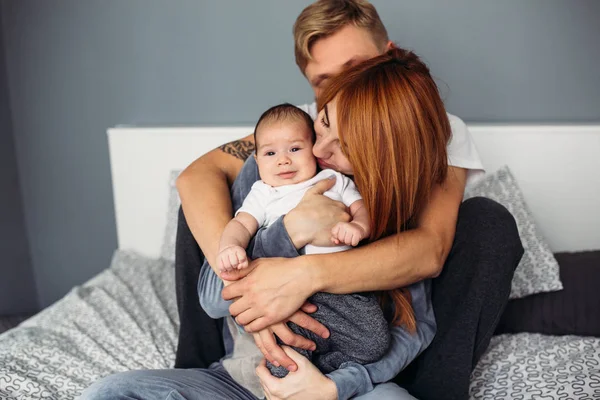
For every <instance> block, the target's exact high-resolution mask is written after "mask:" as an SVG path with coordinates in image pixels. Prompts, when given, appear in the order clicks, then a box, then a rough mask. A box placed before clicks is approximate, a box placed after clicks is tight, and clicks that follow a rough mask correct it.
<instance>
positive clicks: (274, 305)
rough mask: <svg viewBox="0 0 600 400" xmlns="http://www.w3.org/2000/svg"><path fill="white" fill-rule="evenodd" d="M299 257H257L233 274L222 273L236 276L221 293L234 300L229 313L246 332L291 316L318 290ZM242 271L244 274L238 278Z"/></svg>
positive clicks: (228, 277) (227, 277) (230, 278)
mask: <svg viewBox="0 0 600 400" xmlns="http://www.w3.org/2000/svg"><path fill="white" fill-rule="evenodd" d="M302 258H303V257H295V258H259V259H256V260H254V261H252V262H251V263H250V266H249V267H248V268H246V269H243V270H237V271H235V276H230V275H229V273H228V272H223V273H222V274H221V277H222V278H223V279H225V280H235V279H236V278H237V279H239V280H237V281H235V282H233V283H231V284H230V285H229V286H227V287H226V288H224V289H223V292H222V296H223V298H224V299H225V300H235V301H234V303H233V304H232V305H231V306H229V312H230V313H231V315H232V316H233V317H235V320H236V322H237V323H238V324H240V325H243V326H244V328H245V329H246V332H250V333H252V332H258V331H259V330H262V329H265V328H266V327H268V326H271V325H274V324H276V323H277V322H282V321H284V320H286V319H287V318H290V317H291V316H292V314H294V313H295V312H296V311H298V310H299V309H300V308H301V307H302V305H303V304H304V302H305V301H306V299H308V298H309V297H310V296H311V295H313V294H314V293H315V292H317V290H316V289H317V287H316V284H317V279H316V278H314V277H313V276H312V273H311V270H310V269H309V268H307V267H306V266H304V265H303V264H302V260H301V259H302ZM243 274H247V275H246V276H245V277H243V278H241V279H240V276H241V275H243Z"/></svg>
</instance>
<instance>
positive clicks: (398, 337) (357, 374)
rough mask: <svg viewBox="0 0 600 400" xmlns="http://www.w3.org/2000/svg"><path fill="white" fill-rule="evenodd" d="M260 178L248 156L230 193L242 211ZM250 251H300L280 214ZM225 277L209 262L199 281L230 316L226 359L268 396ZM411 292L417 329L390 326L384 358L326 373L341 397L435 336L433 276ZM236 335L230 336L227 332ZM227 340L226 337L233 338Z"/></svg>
mask: <svg viewBox="0 0 600 400" xmlns="http://www.w3.org/2000/svg"><path fill="white" fill-rule="evenodd" d="M258 179H259V175H258V167H257V166H256V161H255V160H254V157H249V158H248V160H247V161H246V163H245V164H244V167H243V168H242V171H241V172H240V174H239V176H238V178H237V179H236V181H235V182H234V184H233V186H232V189H231V192H232V193H231V194H232V203H233V209H234V210H237V209H238V208H239V207H240V206H241V205H242V202H243V200H244V198H245V197H246V195H247V194H248V193H249V191H250V188H251V187H252V185H253V184H254V182H256V181H257V180H258ZM248 253H249V256H250V257H251V258H253V259H254V258H261V257H295V256H298V251H297V250H296V248H295V247H294V245H293V243H292V242H291V240H290V238H289V236H288V234H287V231H286V230H285V227H284V225H283V218H279V220H277V221H276V222H275V223H274V224H272V225H271V226H270V227H269V228H263V229H261V230H259V232H257V234H256V235H255V237H254V238H253V240H252V242H251V243H250V246H249V247H248ZM222 289H223V282H222V281H221V280H220V279H219V278H218V277H217V276H216V274H215V273H214V272H213V271H212V268H210V266H209V265H208V263H207V262H205V263H204V265H203V266H202V269H201V272H200V277H199V281H198V295H199V298H200V304H201V306H202V307H203V309H204V310H205V311H206V313H207V314H208V315H209V316H210V317H212V318H222V317H229V318H227V320H228V323H227V328H225V329H227V331H225V332H224V334H225V336H226V339H228V340H229V339H230V338H231V339H233V346H226V347H228V348H227V349H226V350H227V355H226V356H225V357H224V358H223V359H222V360H221V362H222V363H223V366H224V367H225V369H226V370H227V371H228V372H229V374H230V375H231V376H232V377H233V378H234V379H235V380H236V381H237V382H238V383H240V384H241V385H242V386H244V387H246V388H247V389H248V390H250V391H251V392H252V393H253V394H254V395H255V396H257V397H264V395H263V393H262V389H261V387H260V384H259V382H258V378H257V377H256V375H255V372H254V369H255V368H256V365H257V364H258V362H260V360H261V359H262V354H261V353H260V351H259V350H258V348H257V347H256V345H255V344H254V340H253V338H252V336H251V335H249V334H246V333H245V332H243V331H241V330H239V329H237V326H236V325H235V322H233V319H232V318H231V316H230V314H229V309H228V308H229V305H230V304H231V302H228V301H225V300H223V298H222V297H221V291H222ZM408 289H409V291H410V293H411V295H412V305H413V309H414V312H415V317H416V320H417V332H416V333H415V334H410V333H409V332H407V331H406V330H404V329H403V328H400V327H393V328H391V329H390V335H391V344H390V347H389V349H388V351H387V353H386V355H385V356H384V357H383V358H382V359H381V360H379V361H376V362H374V363H371V364H366V365H361V364H359V363H356V362H347V363H345V364H342V365H341V367H340V368H339V369H338V370H335V371H333V372H331V373H329V374H327V376H328V377H329V378H330V379H332V380H333V381H334V382H335V384H336V386H337V389H338V398H340V399H349V398H351V397H355V396H359V395H362V394H364V393H367V392H369V391H371V390H372V389H373V385H374V384H378V383H383V382H387V381H389V380H391V379H392V378H393V377H395V376H396V375H397V374H398V373H399V372H400V371H401V370H402V369H404V368H405V367H406V366H407V365H408V364H409V363H410V362H411V361H412V360H414V359H415V358H416V357H417V356H418V355H419V354H420V353H421V352H422V351H423V350H424V349H425V348H427V346H429V344H430V343H431V341H432V340H433V337H434V335H435V329H436V325H435V318H434V314H433V308H432V305H431V284H430V281H429V280H426V281H421V282H418V283H415V284H413V285H411V286H409V287H408ZM228 334H231V336H230V337H228V336H229V335H228ZM228 340H227V341H228Z"/></svg>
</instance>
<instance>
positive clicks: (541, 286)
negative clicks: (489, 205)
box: [465, 166, 563, 299]
mask: <svg viewBox="0 0 600 400" xmlns="http://www.w3.org/2000/svg"><path fill="white" fill-rule="evenodd" d="M475 196H482V197H487V198H489V199H492V200H495V201H497V202H498V203H500V204H502V205H503V206H504V207H506V208H507V209H508V211H510V213H511V214H512V215H513V217H514V218H515V221H516V223H517V229H518V230H519V235H520V236H521V242H522V243H523V248H524V249H525V253H524V254H523V258H521V262H520V263H519V265H518V266H517V269H516V270H515V275H514V277H513V280H512V287H511V291H510V297H509V298H510V299H516V298H521V297H525V296H529V295H531V294H535V293H541V292H552V291H556V290H561V289H562V288H563V286H562V283H561V281H560V273H559V267H558V263H557V262H556V259H555V258H554V255H553V254H552V252H551V251H550V247H549V246H548V244H547V243H546V242H545V241H544V238H543V237H542V235H540V233H539V231H538V229H537V227H536V225H535V222H534V221H533V217H532V216H531V212H530V211H529V208H528V207H527V204H526V203H525V200H524V198H523V194H522V193H521V190H520V189H519V187H518V185H517V182H516V181H515V179H514V177H513V176H512V174H511V172H510V170H509V168H508V167H507V166H504V167H502V168H500V169H499V170H498V171H496V172H495V173H493V174H490V175H488V176H486V177H484V178H483V179H481V180H480V181H479V182H478V183H476V184H475V185H474V186H472V187H470V188H469V189H468V190H467V192H466V193H465V200H466V199H468V198H471V197H475Z"/></svg>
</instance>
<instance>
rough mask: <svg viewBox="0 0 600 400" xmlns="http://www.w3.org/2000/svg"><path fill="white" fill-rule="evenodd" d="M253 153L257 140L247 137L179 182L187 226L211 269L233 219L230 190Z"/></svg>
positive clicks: (191, 167)
mask: <svg viewBox="0 0 600 400" xmlns="http://www.w3.org/2000/svg"><path fill="white" fill-rule="evenodd" d="M253 151H254V137H253V135H248V136H246V137H245V138H243V139H240V140H236V141H233V142H231V143H227V144H224V145H223V146H221V147H219V148H217V149H214V150H212V151H211V152H209V153H207V154H205V155H203V156H202V157H200V158H198V159H197V160H196V161H194V162H193V163H192V164H190V165H189V166H188V167H187V168H186V169H185V170H184V171H183V172H182V173H181V174H180V175H179V178H178V179H177V190H178V192H179V197H180V198H181V206H182V208H183V212H184V214H185V217H186V220H187V223H188V225H189V227H190V230H191V231H192V235H193V236H194V238H195V239H196V242H198V245H199V246H200V248H201V249H202V252H203V253H204V256H205V257H206V259H207V260H208V262H209V264H210V265H211V266H213V265H216V263H215V260H216V257H217V254H218V252H219V239H220V237H221V234H222V233H223V230H224V229H225V226H226V225H227V223H228V222H229V221H230V220H231V218H232V215H233V211H232V206H231V197H230V193H229V187H230V186H231V184H232V183H233V181H234V180H235V178H236V177H237V175H238V174H239V172H240V170H241V169H242V166H243V165H244V161H245V160H246V159H247V158H248V157H249V156H250V154H251V153H252V152H253ZM207 210H210V212H206V211H207Z"/></svg>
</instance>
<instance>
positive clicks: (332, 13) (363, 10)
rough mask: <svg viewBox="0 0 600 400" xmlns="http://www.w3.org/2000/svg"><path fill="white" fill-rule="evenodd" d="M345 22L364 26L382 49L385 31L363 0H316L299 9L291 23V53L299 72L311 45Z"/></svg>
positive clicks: (307, 58) (385, 42)
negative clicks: (294, 20)
mask: <svg viewBox="0 0 600 400" xmlns="http://www.w3.org/2000/svg"><path fill="white" fill-rule="evenodd" d="M348 24H353V25H354V26H356V27H358V28H363V29H366V30H367V31H368V32H369V33H370V34H371V37H372V38H373V42H374V43H375V45H376V46H378V47H380V48H381V51H383V50H384V49H385V45H386V44H387V42H388V40H389V39H388V34H387V31H386V29H385V26H383V22H381V18H379V14H377V10H376V9H375V7H374V6H373V5H372V4H371V3H369V2H368V1H366V0H319V1H317V2H315V3H313V4H311V5H309V6H308V7H306V8H305V9H304V10H302V12H301V13H300V15H299V16H298V18H297V19H296V22H295V23H294V53H295V55H296V64H298V67H300V70H301V71H302V73H304V70H305V69H306V65H307V64H308V62H309V61H310V60H311V59H312V57H311V55H310V50H311V47H312V45H313V44H314V43H315V42H316V41H317V40H319V39H321V38H325V37H328V36H331V35H333V34H334V33H336V32H337V31H339V30H340V29H342V28H343V27H345V26H346V25H348Z"/></svg>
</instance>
